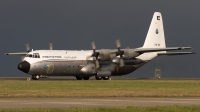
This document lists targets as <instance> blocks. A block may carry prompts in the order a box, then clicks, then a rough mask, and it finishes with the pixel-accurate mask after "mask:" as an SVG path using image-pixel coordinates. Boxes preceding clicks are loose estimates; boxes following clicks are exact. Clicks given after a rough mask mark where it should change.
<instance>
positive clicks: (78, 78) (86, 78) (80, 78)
mask: <svg viewBox="0 0 200 112" xmlns="http://www.w3.org/2000/svg"><path fill="white" fill-rule="evenodd" d="M76 79H77V80H82V79H84V80H89V79H90V77H82V76H76Z"/></svg>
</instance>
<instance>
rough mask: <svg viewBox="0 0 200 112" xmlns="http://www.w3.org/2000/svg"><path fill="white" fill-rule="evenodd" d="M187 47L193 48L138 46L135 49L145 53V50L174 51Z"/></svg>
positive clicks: (183, 48)
mask: <svg viewBox="0 0 200 112" xmlns="http://www.w3.org/2000/svg"><path fill="white" fill-rule="evenodd" d="M185 49H191V47H168V48H138V49H135V51H136V52H140V53H145V52H156V51H172V50H185Z"/></svg>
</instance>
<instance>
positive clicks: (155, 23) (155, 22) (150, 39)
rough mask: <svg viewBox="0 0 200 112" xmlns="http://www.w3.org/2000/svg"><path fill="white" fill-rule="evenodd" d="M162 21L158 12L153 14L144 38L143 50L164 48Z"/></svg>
mask: <svg viewBox="0 0 200 112" xmlns="http://www.w3.org/2000/svg"><path fill="white" fill-rule="evenodd" d="M165 47H166V45H165V35H164V28H163V19H162V15H161V13H160V12H155V13H154V15H153V18H152V21H151V25H150V27H149V31H148V33H147V36H146V40H145V42H144V45H143V48H165Z"/></svg>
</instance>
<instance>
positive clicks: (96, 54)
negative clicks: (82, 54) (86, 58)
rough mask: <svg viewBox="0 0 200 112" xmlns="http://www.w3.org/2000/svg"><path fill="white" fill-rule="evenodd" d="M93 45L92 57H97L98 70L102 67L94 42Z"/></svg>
mask: <svg viewBox="0 0 200 112" xmlns="http://www.w3.org/2000/svg"><path fill="white" fill-rule="evenodd" d="M91 45H92V49H93V53H92V57H95V65H96V68H99V67H100V65H99V60H98V56H99V52H96V45H95V43H94V42H92V43H91Z"/></svg>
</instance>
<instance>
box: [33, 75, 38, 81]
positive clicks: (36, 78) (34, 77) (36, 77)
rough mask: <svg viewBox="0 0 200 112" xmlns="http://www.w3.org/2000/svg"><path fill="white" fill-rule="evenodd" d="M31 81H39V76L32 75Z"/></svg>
mask: <svg viewBox="0 0 200 112" xmlns="http://www.w3.org/2000/svg"><path fill="white" fill-rule="evenodd" d="M32 79H33V80H39V79H40V76H39V75H32Z"/></svg>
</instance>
